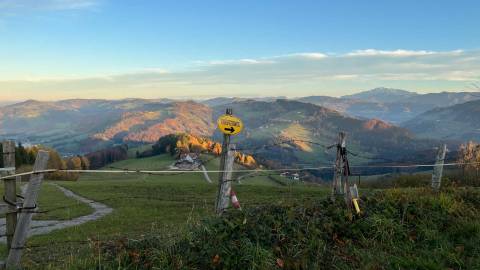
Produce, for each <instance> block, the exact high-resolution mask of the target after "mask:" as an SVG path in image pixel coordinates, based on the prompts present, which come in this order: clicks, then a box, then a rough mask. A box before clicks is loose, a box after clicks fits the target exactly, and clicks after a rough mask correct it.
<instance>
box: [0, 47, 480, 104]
mask: <svg viewBox="0 0 480 270" xmlns="http://www.w3.org/2000/svg"><path fill="white" fill-rule="evenodd" d="M360 52H361V53H360ZM475 81H480V50H474V51H460V50H457V51H445V52H433V51H409V50H394V51H382V50H361V51H354V52H350V53H346V54H341V55H332V54H329V55H327V54H323V53H319V52H318V53H317V52H314V53H312V52H309V53H296V54H287V55H282V56H274V57H264V58H258V59H238V60H223V61H200V62H196V65H194V69H190V70H184V71H169V72H166V71H165V70H163V69H157V68H155V69H144V70H140V71H135V72H131V73H126V74H119V75H109V76H94V77H93V76H92V77H91V78H66V79H63V80H62V79H60V80H49V79H45V80H35V81H27V80H17V81H0V89H9V90H6V91H4V90H2V91H1V93H0V99H1V98H2V95H7V94H9V95H10V96H15V95H17V96H18V95H19V94H24V96H29V97H30V96H31V97H34V98H42V97H43V98H45V96H55V97H57V98H67V97H89V95H91V96H90V97H92V96H95V97H106V98H112V97H116V98H120V97H126V96H135V97H165V96H170V97H171V96H183V97H185V96H205V95H212V96H213V95H222V96H223V95H235V96H239V95H247V94H249V93H253V94H261V95H264V96H265V95H288V96H300V95H312V94H323V95H325V94H328V95H342V94H348V93H350V91H352V90H355V89H368V88H369V87H376V86H379V85H383V86H389V87H397V88H407V89H411V90H420V91H449V90H467V89H468V88H467V87H468V85H470V84H471V83H472V82H475ZM45 93H49V95H46V94H45Z"/></svg>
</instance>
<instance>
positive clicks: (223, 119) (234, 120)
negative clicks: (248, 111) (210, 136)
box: [217, 114, 243, 135]
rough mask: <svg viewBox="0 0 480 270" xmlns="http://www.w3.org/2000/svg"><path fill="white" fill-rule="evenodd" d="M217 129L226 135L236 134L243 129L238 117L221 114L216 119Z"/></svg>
mask: <svg viewBox="0 0 480 270" xmlns="http://www.w3.org/2000/svg"><path fill="white" fill-rule="evenodd" d="M217 125H218V129H219V130H220V131H221V132H223V133H225V134H227V135H237V134H238V133H240V132H241V131H242V129H243V122H242V120H240V118H238V117H235V116H231V115H227V114H225V115H222V116H220V117H219V118H218V120H217Z"/></svg>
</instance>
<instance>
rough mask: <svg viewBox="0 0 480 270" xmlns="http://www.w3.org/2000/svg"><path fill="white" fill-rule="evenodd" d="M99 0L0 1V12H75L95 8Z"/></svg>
mask: <svg viewBox="0 0 480 270" xmlns="http://www.w3.org/2000/svg"><path fill="white" fill-rule="evenodd" d="M99 3H100V0H0V11H2V10H3V11H19V10H77V9H87V8H92V7H95V6H97V5H98V4H99Z"/></svg>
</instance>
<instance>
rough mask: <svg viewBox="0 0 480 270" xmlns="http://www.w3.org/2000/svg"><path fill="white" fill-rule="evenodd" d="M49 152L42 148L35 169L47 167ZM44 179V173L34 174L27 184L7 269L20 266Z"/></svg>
mask: <svg viewBox="0 0 480 270" xmlns="http://www.w3.org/2000/svg"><path fill="white" fill-rule="evenodd" d="M48 159H49V153H48V152H47V151H43V150H40V151H39V152H38V155H37V159H36V160H35V165H34V166H33V171H34V172H36V171H42V170H45V169H46V168H47V163H48ZM42 181H43V173H38V174H32V176H31V177H30V182H29V183H28V186H27V191H26V194H25V201H24V202H23V209H24V210H23V211H22V212H20V214H19V218H18V223H17V228H16V230H15V234H14V236H13V240H12V247H11V249H10V252H9V253H8V258H7V263H6V267H7V269H18V268H20V259H21V257H22V253H23V249H24V248H25V243H26V241H27V237H28V231H29V229H30V223H31V221H32V215H33V213H32V211H33V209H34V208H35V207H36V204H37V198H38V195H39V193H40V186H41V184H42Z"/></svg>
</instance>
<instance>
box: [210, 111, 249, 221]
mask: <svg viewBox="0 0 480 270" xmlns="http://www.w3.org/2000/svg"><path fill="white" fill-rule="evenodd" d="M217 125H218V129H219V130H220V131H221V132H222V133H223V144H222V154H221V157H220V174H219V179H218V192H217V199H216V202H215V212H216V213H217V214H218V215H221V214H222V213H223V212H224V211H225V209H226V208H227V207H228V205H229V202H230V200H229V199H230V190H231V186H232V171H233V163H234V160H235V146H234V145H232V144H231V136H232V135H236V134H238V133H239V132H240V131H242V129H243V123H242V121H241V120H240V119H239V118H237V117H234V116H233V111H232V109H230V108H229V109H227V111H226V114H225V115H223V116H221V117H220V118H219V119H218V121H217Z"/></svg>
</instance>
